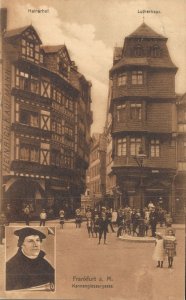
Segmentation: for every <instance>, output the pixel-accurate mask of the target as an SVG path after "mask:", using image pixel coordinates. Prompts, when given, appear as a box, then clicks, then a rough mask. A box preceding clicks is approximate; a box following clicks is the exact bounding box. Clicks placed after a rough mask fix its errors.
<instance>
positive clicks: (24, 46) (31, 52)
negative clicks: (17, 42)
mask: <svg viewBox="0 0 186 300" xmlns="http://www.w3.org/2000/svg"><path fill="white" fill-rule="evenodd" d="M21 53H22V57H23V58H25V59H29V60H31V61H34V62H39V45H36V44H35V43H34V41H30V40H26V39H24V38H23V39H22V40H21Z"/></svg>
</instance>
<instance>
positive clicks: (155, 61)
mask: <svg viewBox="0 0 186 300" xmlns="http://www.w3.org/2000/svg"><path fill="white" fill-rule="evenodd" d="M125 66H140V67H142V66H148V67H159V68H171V69H172V68H175V69H177V68H176V66H175V65H174V64H173V62H172V61H171V59H170V58H150V57H123V58H122V59H121V60H120V61H119V62H118V63H116V64H115V65H114V66H113V67H112V69H111V72H112V71H115V70H118V69H120V68H122V67H125Z"/></svg>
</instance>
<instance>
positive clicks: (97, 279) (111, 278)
mask: <svg viewBox="0 0 186 300" xmlns="http://www.w3.org/2000/svg"><path fill="white" fill-rule="evenodd" d="M33 225H38V224H31V226H33ZM47 225H48V226H51V225H54V223H52V222H48V223H47ZM55 225H56V226H57V246H56V265H57V266H56V277H57V285H56V292H54V293H47V292H44V294H43V292H42V293H41V292H27V298H28V297H30V298H29V299H32V295H33V293H34V297H38V298H41V299H43V297H44V296H45V299H50V298H52V299H81V300H91V299H92V300H101V299H104V300H142V299H143V300H145V299H146V300H148V299H151V300H183V299H184V281H185V280H184V257H185V255H184V248H185V247H184V233H185V231H184V230H183V228H182V229H180V228H178V229H176V237H177V242H178V245H177V257H176V258H175V260H174V266H173V269H168V268H167V265H168V263H167V261H165V262H164V268H163V269H159V268H156V262H154V261H153V260H152V253H153V249H154V244H153V243H130V242H126V241H121V240H119V239H118V238H117V237H116V233H109V234H108V239H107V244H106V245H104V244H103V243H102V244H101V245H98V240H97V239H96V238H88V234H87V231H86V227H85V223H84V224H83V226H82V228H80V229H79V228H77V229H76V228H75V224H73V223H66V224H65V226H64V229H63V230H61V229H59V225H58V223H55ZM182 227H183V226H182ZM158 230H162V231H164V229H158ZM0 251H1V252H0V255H1V260H3V259H4V258H3V256H4V246H1V247H0ZM3 273H4V268H3V269H2V270H1V276H3ZM81 278H83V279H86V280H80V279H81ZM2 282H3V281H2ZM83 285H84V287H82V286H83ZM88 285H89V287H90V285H94V286H95V285H96V286H97V287H90V288H88ZM100 286H101V287H100ZM103 287H104V288H103ZM1 289H2V287H1ZM15 296H16V298H17V299H18V298H20V299H24V297H25V292H19V293H18V292H14V293H13V292H7V293H1V299H3V298H6V299H12V298H14V297H15Z"/></svg>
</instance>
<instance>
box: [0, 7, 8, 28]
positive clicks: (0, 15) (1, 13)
mask: <svg viewBox="0 0 186 300" xmlns="http://www.w3.org/2000/svg"><path fill="white" fill-rule="evenodd" d="M6 27H7V8H1V9H0V32H1V33H2V32H4V31H5V30H6Z"/></svg>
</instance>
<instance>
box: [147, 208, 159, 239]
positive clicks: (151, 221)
mask: <svg viewBox="0 0 186 300" xmlns="http://www.w3.org/2000/svg"><path fill="white" fill-rule="evenodd" d="M157 223H158V216H157V212H156V210H155V207H153V208H152V210H151V212H150V214H149V224H150V226H151V232H152V237H155V236H156V226H157Z"/></svg>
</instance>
